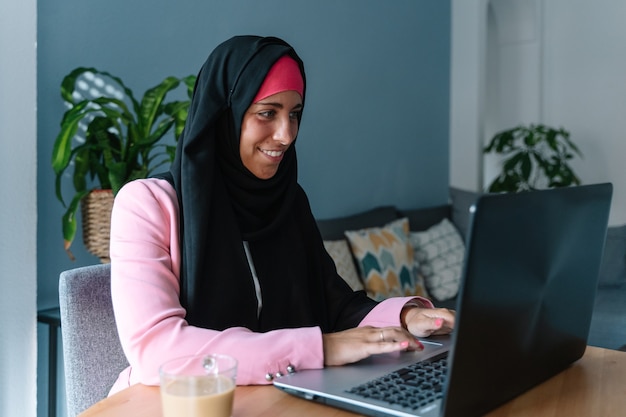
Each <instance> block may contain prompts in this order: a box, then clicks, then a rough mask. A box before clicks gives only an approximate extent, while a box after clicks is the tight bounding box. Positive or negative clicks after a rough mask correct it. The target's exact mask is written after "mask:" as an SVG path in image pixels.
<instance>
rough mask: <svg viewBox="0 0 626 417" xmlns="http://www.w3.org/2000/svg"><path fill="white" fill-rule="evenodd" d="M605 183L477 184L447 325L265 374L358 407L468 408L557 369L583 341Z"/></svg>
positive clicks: (381, 410) (405, 411)
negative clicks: (397, 348)
mask: <svg viewBox="0 0 626 417" xmlns="http://www.w3.org/2000/svg"><path fill="white" fill-rule="evenodd" d="M612 190H613V188H612V185H611V184H608V183H607V184H594V185H585V186H577V187H568V188H558V189H550V190H541V191H530V192H523V193H518V194H485V195H482V196H480V197H479V198H478V199H477V200H476V202H475V204H474V205H473V206H472V208H471V210H470V227H469V229H468V236H467V239H466V255H465V260H464V264H463V272H462V280H461V286H460V289H459V295H458V297H457V305H456V310H457V316H456V327H455V330H454V331H453V333H452V335H449V336H439V337H432V338H425V339H420V340H421V341H422V342H423V344H424V346H425V348H424V350H423V351H421V352H396V353H394V354H381V355H375V356H372V357H369V358H367V359H365V360H362V361H360V362H357V363H354V364H350V365H345V366H339V367H327V368H324V369H319V370H304V371H300V372H297V373H294V374H290V375H285V376H283V377H281V378H277V379H276V380H275V381H274V385H275V386H276V387H277V388H279V389H281V390H284V391H285V392H287V393H289V394H293V395H296V396H299V397H302V398H305V399H307V400H312V401H317V402H321V403H324V404H327V405H331V406H335V407H339V408H343V409H347V410H350V411H354V412H357V413H361V414H365V415H368V416H423V417H441V416H445V417H456V416H463V417H472V416H479V415H483V414H485V413H487V412H488V411H490V410H492V409H494V408H496V407H498V406H499V405H501V404H503V403H505V402H507V401H509V400H511V399H512V398H514V397H516V396H518V395H520V394H521V393H523V392H525V391H527V390H528V389H530V388H532V387H534V386H535V385H538V384H539V383H541V382H543V381H545V380H547V379H548V378H550V377H551V376H553V375H555V374H557V373H559V372H561V371H562V370H564V369H565V368H567V367H568V366H569V365H570V364H572V363H573V362H575V361H576V360H578V359H579V358H580V357H581V356H582V355H583V354H584V352H585V348H586V345H587V336H588V333H589V327H590V323H591V315H592V310H593V305H594V297H595V292H596V286H597V280H598V272H599V269H600V261H601V258H602V252H603V249H604V241H605V237H606V230H607V223H608V215H609V209H610V203H611V196H612ZM433 368H434V369H435V370H434V371H433ZM424 369H426V371H424ZM423 372H427V373H426V374H425V375H426V376H425V377H420V375H421V374H422V373H423ZM420 378H421V379H420ZM404 385H407V386H404ZM392 402H393V403H396V402H397V403H396V404H392Z"/></svg>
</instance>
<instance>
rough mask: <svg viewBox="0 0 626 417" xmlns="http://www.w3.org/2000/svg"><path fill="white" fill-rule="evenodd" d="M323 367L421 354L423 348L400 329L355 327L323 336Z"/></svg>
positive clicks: (406, 332)
mask: <svg viewBox="0 0 626 417" xmlns="http://www.w3.org/2000/svg"><path fill="white" fill-rule="evenodd" d="M322 340H323V344H324V365H326V366H335V365H345V364H347V363H352V362H356V361H359V360H361V359H365V358H367V357H368V356H371V355H374V354H377V353H387V352H396V351H401V350H422V349H424V346H423V345H422V344H421V343H420V342H419V341H418V340H416V339H415V337H413V336H412V335H411V334H410V333H409V332H408V331H406V330H405V329H403V328H402V327H371V326H365V327H357V328H354V329H349V330H344V331H342V332H337V333H327V334H324V335H322Z"/></svg>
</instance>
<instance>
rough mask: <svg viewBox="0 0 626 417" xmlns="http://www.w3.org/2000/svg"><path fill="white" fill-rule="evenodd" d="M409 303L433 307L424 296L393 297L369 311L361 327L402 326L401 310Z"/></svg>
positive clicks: (360, 324)
mask: <svg viewBox="0 0 626 417" xmlns="http://www.w3.org/2000/svg"><path fill="white" fill-rule="evenodd" d="M407 304H417V306H418V307H422V308H433V307H434V306H433V303H432V302H431V301H430V300H429V299H427V298H424V297H392V298H388V299H386V300H383V301H381V302H380V303H378V305H377V306H376V307H374V308H373V309H372V311H370V312H369V313H368V315H367V316H365V318H364V319H363V320H361V323H359V327H364V326H374V327H392V326H400V325H401V323H400V312H401V311H402V308H403V307H404V306H406V305H407Z"/></svg>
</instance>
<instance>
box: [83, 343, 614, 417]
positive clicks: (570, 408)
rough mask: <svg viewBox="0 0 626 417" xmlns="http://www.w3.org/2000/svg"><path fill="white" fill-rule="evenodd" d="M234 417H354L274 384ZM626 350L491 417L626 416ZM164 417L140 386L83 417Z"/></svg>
mask: <svg viewBox="0 0 626 417" xmlns="http://www.w3.org/2000/svg"><path fill="white" fill-rule="evenodd" d="M234 408H235V409H234V411H233V417H261V416H267V417H270V416H271V417H280V416H283V417H287V416H298V417H319V416H324V417H326V416H327V417H354V416H356V415H357V414H354V413H350V412H347V411H343V410H339V409H336V408H332V407H328V406H324V405H321V404H317V403H314V402H311V401H306V400H302V399H299V398H296V397H294V396H291V395H288V394H285V393H283V392H282V391H280V390H278V389H276V388H274V387H272V386H248V387H238V388H237V390H236V391H235V407H234ZM624 415H626V352H620V351H616V350H609V349H601V348H596V347H591V346H590V347H588V348H587V350H586V352H585V355H584V356H583V357H582V358H581V359H580V360H579V361H577V362H576V363H574V364H573V365H572V366H571V367H569V368H568V369H566V370H565V371H563V372H561V373H560V374H558V375H556V376H554V377H553V378H551V379H549V380H548V381H546V382H544V383H543V384H541V385H538V386H537V387H535V388H533V389H532V390H530V391H528V392H526V393H524V394H522V395H520V396H519V397H517V398H515V399H514V400H512V401H510V402H508V403H506V404H504V405H503V406H502V407H500V408H498V409H496V410H494V411H492V412H491V413H489V414H488V415H487V416H488V417H514V416H520V417H521V416H524V417H527V416H533V417H544V416H545V417H547V416H549V417H558V416H567V417H589V416H597V417H623V416H624ZM127 416H133V417H162V414H161V403H160V397H159V389H158V387H148V386H145V385H135V386H132V387H130V388H128V389H126V390H124V391H122V392H119V393H117V394H115V395H113V396H111V397H109V398H107V399H104V400H102V401H100V402H99V403H97V404H95V405H93V406H92V407H91V408H89V409H88V410H86V411H85V412H84V413H82V414H81V415H80V417H127Z"/></svg>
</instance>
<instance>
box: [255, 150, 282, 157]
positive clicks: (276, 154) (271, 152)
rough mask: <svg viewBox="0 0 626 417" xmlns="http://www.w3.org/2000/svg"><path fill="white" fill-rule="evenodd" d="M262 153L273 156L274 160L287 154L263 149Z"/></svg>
mask: <svg viewBox="0 0 626 417" xmlns="http://www.w3.org/2000/svg"><path fill="white" fill-rule="evenodd" d="M261 152H263V153H264V154H265V155H268V156H271V157H272V158H277V157H279V156H282V155H283V154H284V153H285V151H268V150H265V149H261Z"/></svg>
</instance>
